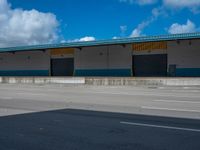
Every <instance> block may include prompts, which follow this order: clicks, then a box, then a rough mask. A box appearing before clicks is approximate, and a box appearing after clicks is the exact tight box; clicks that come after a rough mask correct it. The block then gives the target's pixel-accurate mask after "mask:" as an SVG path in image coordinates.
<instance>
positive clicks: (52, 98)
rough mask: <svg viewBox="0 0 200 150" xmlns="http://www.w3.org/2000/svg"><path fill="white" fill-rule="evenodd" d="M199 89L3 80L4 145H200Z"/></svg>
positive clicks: (18, 149)
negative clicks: (54, 83) (8, 82)
mask: <svg viewBox="0 0 200 150" xmlns="http://www.w3.org/2000/svg"><path fill="white" fill-rule="evenodd" d="M199 91H200V88H199V87H184V88H183V87H173V88H172V87H158V88H155V87H149V88H145V87H137V88H136V87H93V86H63V85H41V86H36V85H8V84H1V85H0V149H2V150H27V149H29V150H40V149H41V150H46V149H47V150H57V149H59V150H62V149H63V150H64V149H70V150H79V149H81V150H88V149H93V150H102V149H105V150H107V149H108V150H129V149H130V150H133V149H136V150H199V149H200V142H199V141H200V92H199ZM158 116H159V117H158ZM175 117H178V118H179V119H178V118H175ZM186 118H187V119H186Z"/></svg>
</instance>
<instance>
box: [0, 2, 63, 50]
mask: <svg viewBox="0 0 200 150" xmlns="http://www.w3.org/2000/svg"><path fill="white" fill-rule="evenodd" d="M58 26H59V23H58V21H57V19H56V16H55V15H54V14H52V13H42V12H39V11H37V10H35V9H33V10H23V9H12V8H11V5H10V4H9V3H8V2H7V0H0V47H8V46H18V45H32V44H44V43H52V42H54V41H55V40H56V39H57V38H58V35H57V28H58Z"/></svg>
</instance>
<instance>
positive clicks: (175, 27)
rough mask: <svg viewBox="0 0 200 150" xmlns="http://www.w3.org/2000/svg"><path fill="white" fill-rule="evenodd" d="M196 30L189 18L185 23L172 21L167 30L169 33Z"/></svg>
mask: <svg viewBox="0 0 200 150" xmlns="http://www.w3.org/2000/svg"><path fill="white" fill-rule="evenodd" d="M196 31H197V28H196V25H195V24H194V23H193V22H192V21H190V20H188V21H187V23H186V24H178V23H174V24H172V25H171V26H170V28H169V30H168V32H169V33H170V34H178V33H192V32H196Z"/></svg>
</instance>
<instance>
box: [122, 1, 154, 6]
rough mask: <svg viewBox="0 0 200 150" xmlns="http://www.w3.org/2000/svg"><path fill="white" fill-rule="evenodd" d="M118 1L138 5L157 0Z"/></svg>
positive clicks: (148, 3)
mask: <svg viewBox="0 0 200 150" xmlns="http://www.w3.org/2000/svg"><path fill="white" fill-rule="evenodd" d="M119 1H120V2H126V3H130V4H133V3H136V4H139V5H150V4H154V3H156V2H157V0H119Z"/></svg>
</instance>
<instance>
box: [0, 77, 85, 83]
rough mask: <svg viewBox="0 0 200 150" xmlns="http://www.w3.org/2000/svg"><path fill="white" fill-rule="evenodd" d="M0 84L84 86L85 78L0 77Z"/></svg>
mask: <svg viewBox="0 0 200 150" xmlns="http://www.w3.org/2000/svg"><path fill="white" fill-rule="evenodd" d="M0 83H10V84H17V83H23V84H85V78H75V77H71V78H65V77H57V78H56V77H55V78H51V77H0Z"/></svg>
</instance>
